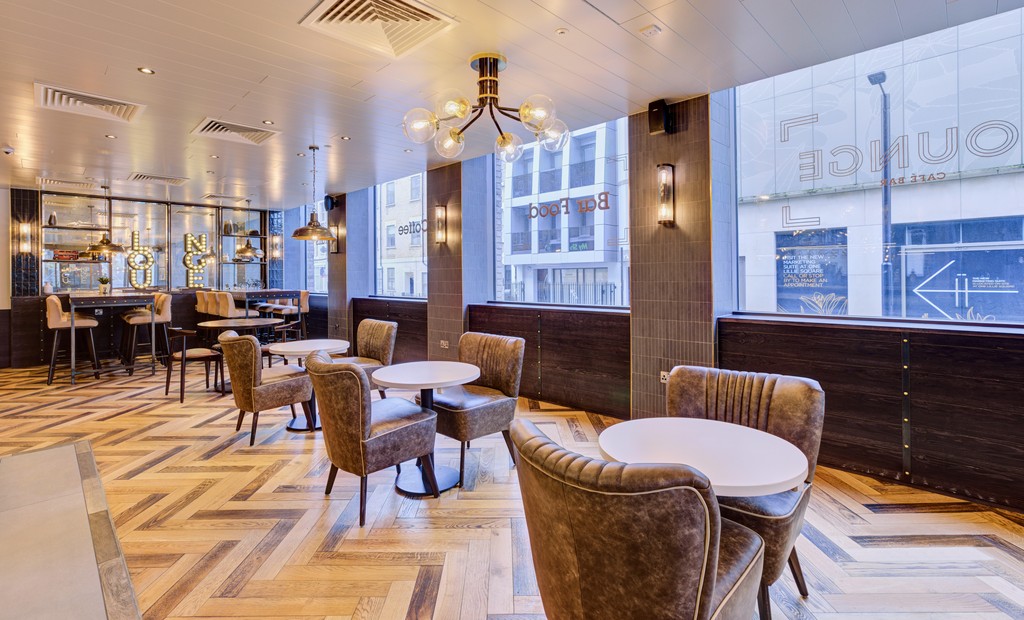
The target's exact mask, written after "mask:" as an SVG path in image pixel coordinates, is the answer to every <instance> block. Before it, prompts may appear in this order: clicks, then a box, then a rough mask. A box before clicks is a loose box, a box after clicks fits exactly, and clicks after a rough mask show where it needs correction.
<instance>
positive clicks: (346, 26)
mask: <svg viewBox="0 0 1024 620" xmlns="http://www.w3.org/2000/svg"><path fill="white" fill-rule="evenodd" d="M299 23H300V24H301V25H302V26H305V27H306V28H309V29H311V30H316V31H317V32H320V33H322V34H326V35H328V36H330V37H333V38H335V39H338V40H340V41H343V42H345V43H348V44H350V45H355V46H358V47H362V48H366V49H370V50H373V51H375V52H378V53H381V54H385V55H387V56H391V57H392V58H398V57H399V56H402V55H404V54H407V53H409V52H411V51H412V50H414V49H415V48H417V47H419V46H420V45H423V44H424V43H426V42H427V41H429V40H430V39H432V38H434V37H436V36H437V35H439V34H441V33H442V32H444V31H446V30H448V29H449V28H451V27H453V26H455V24H456V23H457V22H456V21H455V18H454V17H451V16H450V15H446V14H444V13H442V12H441V11H439V10H438V9H436V8H434V7H432V6H429V5H427V4H425V3H423V2H418V1H417V0H321V1H320V2H319V3H318V4H317V5H316V6H315V7H313V10H312V11H310V12H309V14H308V15H306V17H305V19H303V20H302V21H301V22H299Z"/></svg>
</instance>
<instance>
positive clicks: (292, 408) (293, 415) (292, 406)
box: [288, 403, 298, 420]
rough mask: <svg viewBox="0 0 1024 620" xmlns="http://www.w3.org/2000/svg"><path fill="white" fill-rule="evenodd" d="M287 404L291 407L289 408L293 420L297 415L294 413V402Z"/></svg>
mask: <svg viewBox="0 0 1024 620" xmlns="http://www.w3.org/2000/svg"><path fill="white" fill-rule="evenodd" d="M288 406H289V407H291V410H292V419H293V420H294V419H295V418H297V417H298V416H296V415H295V403H292V404H290V405H288Z"/></svg>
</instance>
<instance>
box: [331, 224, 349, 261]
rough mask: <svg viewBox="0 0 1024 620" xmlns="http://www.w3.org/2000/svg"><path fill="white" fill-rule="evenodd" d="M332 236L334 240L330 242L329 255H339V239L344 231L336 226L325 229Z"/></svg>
mask: <svg viewBox="0 0 1024 620" xmlns="http://www.w3.org/2000/svg"><path fill="white" fill-rule="evenodd" d="M327 228H328V230H330V231H331V234H332V235H334V239H331V240H330V242H329V243H330V244H331V254H341V253H342V252H341V238H342V237H343V236H344V235H345V229H344V228H342V227H341V226H338V225H337V224H331V225H330V226H328V227H327Z"/></svg>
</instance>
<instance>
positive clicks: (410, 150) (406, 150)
mask: <svg viewBox="0 0 1024 620" xmlns="http://www.w3.org/2000/svg"><path fill="white" fill-rule="evenodd" d="M402 150H404V151H405V152H406V153H412V149H402Z"/></svg>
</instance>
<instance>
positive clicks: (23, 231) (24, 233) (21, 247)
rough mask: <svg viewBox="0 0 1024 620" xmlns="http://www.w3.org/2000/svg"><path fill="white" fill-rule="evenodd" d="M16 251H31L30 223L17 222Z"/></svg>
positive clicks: (28, 252) (26, 252)
mask: <svg viewBox="0 0 1024 620" xmlns="http://www.w3.org/2000/svg"><path fill="white" fill-rule="evenodd" d="M18 251H19V252H21V253H22V254H31V253H32V224H29V223H28V222H22V223H21V224H18Z"/></svg>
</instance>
